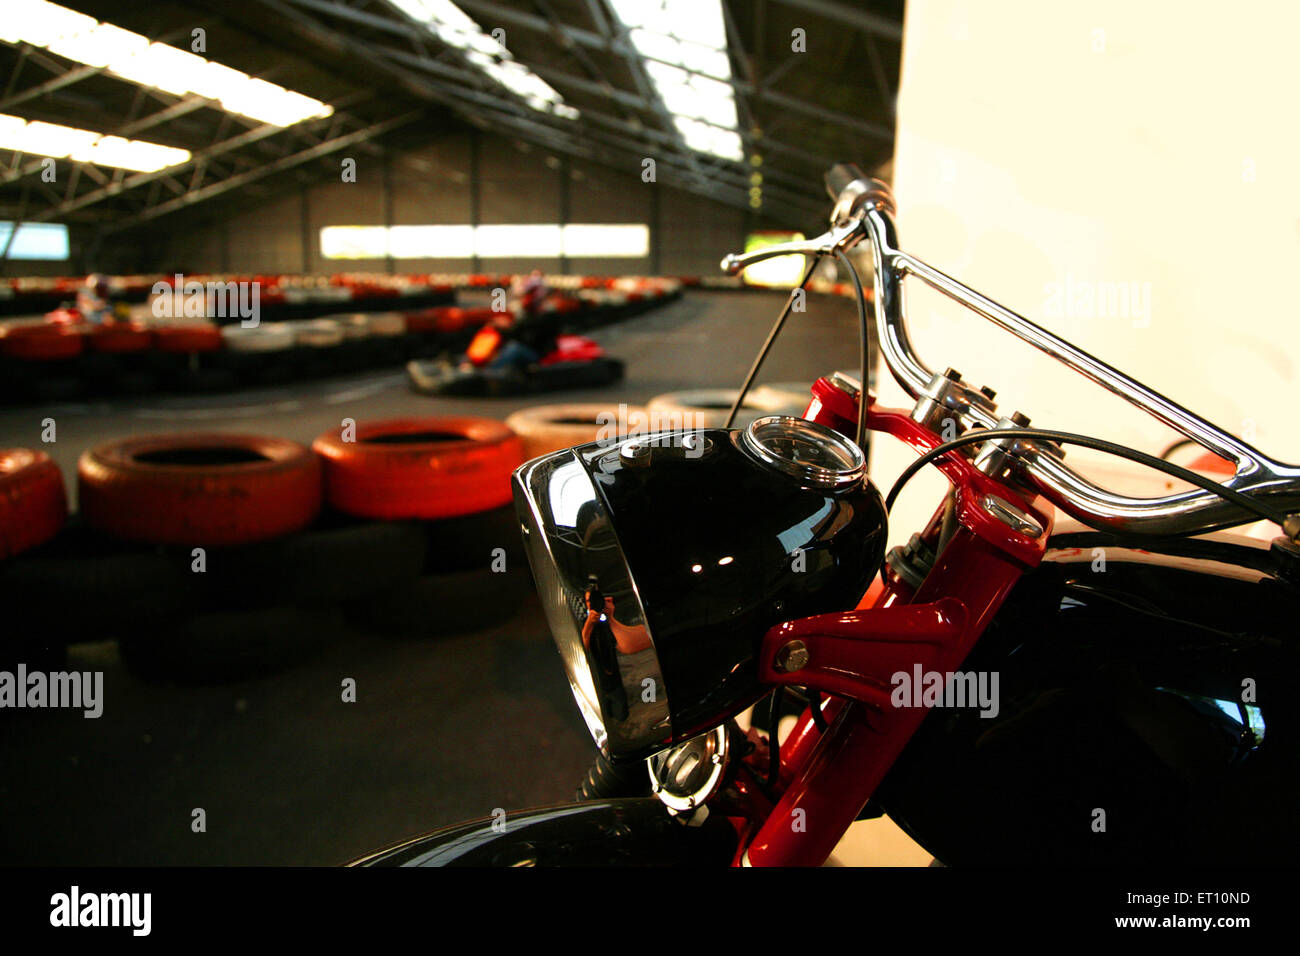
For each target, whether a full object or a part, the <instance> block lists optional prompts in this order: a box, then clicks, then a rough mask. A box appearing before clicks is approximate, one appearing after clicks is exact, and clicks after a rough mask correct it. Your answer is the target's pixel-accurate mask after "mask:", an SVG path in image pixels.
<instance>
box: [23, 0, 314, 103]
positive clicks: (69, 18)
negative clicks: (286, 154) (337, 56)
mask: <svg viewBox="0 0 1300 956" xmlns="http://www.w3.org/2000/svg"><path fill="white" fill-rule="evenodd" d="M0 40H5V41H7V42H9V43H15V44H16V43H30V44H31V45H32V46H38V47H43V48H45V49H47V50H49V51H50V52H51V53H57V54H58V55H59V56H62V57H66V58H67V59H69V60H74V61H76V62H77V63H84V64H85V65H87V66H94V67H100V68H102V69H103V70H105V71H106V72H108V73H111V74H113V75H114V76H118V77H121V78H122V79H124V80H130V81H131V82H132V83H139V84H140V85H141V86H150V87H153V88H154V89H159V90H163V91H164V92H167V93H171V94H174V95H176V96H186V95H188V94H190V93H194V94H197V95H199V96H203V97H206V98H208V99H211V100H216V101H217V102H218V103H219V104H220V105H221V108H222V109H224V110H225V111H226V112H228V113H238V114H240V115H241V116H247V117H248V118H249V119H254V120H257V121H258V122H260V123H270V124H271V125H273V126H292V125H293V124H295V123H301V122H302V121H303V120H307V119H315V118H316V117H322V116H329V115H330V114H332V113H333V112H334V109H333V107H331V106H329V105H328V104H326V103H322V102H321V101H320V100H315V99H312V98H311V97H310V96H304V95H303V94H301V93H295V92H293V91H292V90H286V89H285V88H284V87H282V86H277V85H276V84H274V83H268V82H267V81H266V80H257V79H254V78H253V77H251V76H249V75H248V74H247V73H243V72H241V71H239V70H235V69H231V68H230V67H228V66H222V65H221V64H220V63H213V62H212V61H211V60H205V59H204V58H203V57H201V56H197V55H196V54H193V53H189V52H187V51H185V50H179V49H177V48H176V47H172V46H167V45H166V44H164V43H150V42H149V40H148V38H147V37H143V36H141V35H140V34H138V33H132V32H131V31H130V30H123V29H121V28H120V27H115V26H113V25H112V24H111V23H100V22H98V21H96V20H95V18H94V17H88V16H86V15H85V14H82V13H77V12H76V11H74V10H69V9H68V8H67V7H61V6H59V5H58V4H54V3H47V2H45V0H5V11H4V17H3V18H2V19H0Z"/></svg>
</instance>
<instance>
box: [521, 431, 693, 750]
mask: <svg viewBox="0 0 1300 956" xmlns="http://www.w3.org/2000/svg"><path fill="white" fill-rule="evenodd" d="M561 472H563V474H562V475H561ZM557 481H563V482H564V483H565V489H564V493H567V494H568V495H569V499H568V505H567V507H573V508H574V510H573V514H572V516H570V515H568V514H565V515H557V514H556V502H557V500H558V498H562V497H563V494H561V495H559V496H558V497H557V495H556V494H554V493H553V492H554V491H555V490H556V487H557V486H556V482H557ZM514 484H515V497H516V502H517V510H522V511H526V515H527V517H526V519H525V521H524V522H523V527H522V531H523V533H524V539H525V551H526V553H527V555H528V560H529V563H530V565H532V568H533V577H534V581H535V582H536V584H537V588H538V592H539V597H540V598H541V601H542V605H543V609H544V611H545V612H546V616H547V623H548V625H549V627H550V630H551V635H552V637H553V639H554V640H555V643H556V647H557V649H558V650H559V652H560V657H561V660H562V661H563V663H564V669H565V676H566V677H567V679H568V681H569V687H570V690H571V691H572V692H573V696H574V699H575V700H576V701H577V704H578V709H579V710H580V711H581V713H582V716H583V720H584V721H585V722H586V724H587V728H588V730H589V731H590V732H591V735H592V737H593V739H594V740H595V742H596V746H597V747H599V748H601V749H602V750H605V751H606V752H607V753H609V754H610V755H611V757H613V758H615V759H624V758H626V759H644V758H648V757H650V756H652V755H653V754H655V753H657V752H659V751H661V750H662V749H664V748H665V747H668V746H670V745H671V742H672V723H671V716H670V715H671V710H670V709H669V705H668V700H669V698H668V688H667V686H666V683H665V681H664V676H663V668H662V665H661V664H660V661H659V652H658V649H657V647H656V645H655V642H654V634H653V632H652V631H651V630H650V625H649V621H648V619H647V615H646V611H645V604H644V602H643V600H642V598H641V593H640V590H639V588H638V587H637V583H636V579H635V577H634V576H633V574H632V571H631V568H630V567H629V566H628V562H627V555H626V552H624V550H623V545H622V542H620V541H619V539H618V533H617V531H616V530H615V528H614V524H613V521H612V520H611V518H610V508H609V504H608V502H607V501H605V498H604V495H603V494H602V493H601V490H600V488H599V487H598V485H597V484H596V482H595V481H594V480H593V479H592V476H591V474H590V473H589V472H588V470H587V466H586V463H585V462H584V461H583V460H582V459H581V458H580V457H579V455H578V454H577V453H576V452H575V451H574V450H573V449H567V450H564V451H560V452H555V453H552V454H550V455H546V456H543V457H541V458H537V459H533V460H532V461H529V462H525V463H524V464H523V465H521V466H520V467H519V468H517V469H516V470H515V473H514ZM543 490H545V492H546V495H545V496H544V497H543V495H542V494H541V493H540V492H541V491H543ZM520 501H522V502H523V509H520V508H519V507H518V502H520ZM575 502H578V504H577V505H576V507H574V503H575ZM584 505H585V506H589V507H590V508H591V509H593V510H592V511H589V512H588V519H589V523H588V524H587V526H586V527H585V529H584V531H583V532H582V533H578V534H576V537H575V535H568V536H565V535H561V534H560V533H559V530H560V527H561V526H560V525H559V524H558V523H557V522H558V521H560V520H563V519H565V518H570V517H571V518H572V520H574V521H577V520H578V518H579V514H580V513H581V512H582V508H583V506H584ZM564 527H566V528H568V529H569V530H570V531H572V532H575V533H576V532H578V528H577V526H576V524H575V525H565V526H564ZM594 536H600V537H603V538H604V539H605V540H604V542H603V545H604V546H603V547H599V548H598V547H592V546H591V545H592V542H591V541H590V540H588V539H589V537H594ZM562 541H567V542H568V545H569V547H570V549H571V550H570V554H569V558H571V559H572V558H574V557H578V556H587V555H589V554H590V553H594V552H596V551H602V552H604V551H608V552H609V554H612V555H614V556H616V559H617V571H618V572H619V573H620V575H621V579H620V580H619V581H618V584H619V585H620V586H619V587H617V588H616V589H615V590H616V591H618V592H620V593H624V592H625V593H626V594H627V595H628V596H629V597H630V601H631V603H632V605H633V606H634V609H635V611H634V614H633V615H632V619H634V620H635V621H636V623H635V625H634V626H633V627H632V628H631V630H635V629H637V628H640V629H643V630H644V635H645V639H646V641H647V642H648V646H647V647H645V648H643V649H641V650H640V651H638V652H636V653H635V654H631V655H625V654H624V653H623V652H622V651H621V650H619V649H617V647H616V649H615V661H616V663H618V665H619V677H620V681H621V683H622V689H623V700H624V703H625V704H626V713H625V714H623V715H622V716H620V715H619V714H617V713H612V712H610V710H609V708H608V707H607V706H606V704H607V703H608V700H607V698H605V697H604V696H603V695H602V693H601V688H599V687H597V684H598V679H597V677H596V674H595V672H594V671H593V669H592V662H591V657H590V656H589V652H588V649H587V647H586V646H585V645H584V643H583V640H582V627H583V621H580V620H578V618H577V615H576V613H572V612H576V607H575V604H576V603H580V604H581V606H582V607H583V608H584V609H585V607H586V601H585V596H586V593H587V591H586V585H587V581H586V579H585V578H583V579H581V580H580V578H582V576H583V572H584V571H586V569H587V568H589V567H590V565H589V564H581V565H579V566H580V567H581V569H582V570H575V566H574V565H573V564H572V562H571V561H562V560H561V559H560V558H559V557H558V556H557V554H556V549H557V547H558V546H559V545H560V543H561V542H562ZM605 560H606V562H608V561H610V558H609V556H608V555H607V556H606V557H605ZM548 578H553V579H554V581H553V582H552V583H554V584H555V585H557V586H558V587H559V588H560V589H561V591H562V592H563V597H564V603H565V607H567V609H568V610H569V611H570V612H571V614H570V615H569V616H568V617H567V618H566V617H564V616H562V614H561V611H562V610H563V609H562V608H561V607H560V606H559V605H558V604H557V602H556V598H557V595H555V594H553V593H550V594H548V593H546V584H547V583H548ZM606 586H607V582H602V585H601V587H602V592H603V593H605V594H606V595H607V596H608V594H609V592H608V591H606ZM624 606H625V605H624ZM585 616H586V615H585V614H584V615H583V619H584V620H585ZM602 620H603V618H602ZM615 623H619V624H620V625H622V626H624V627H625V628H626V627H627V625H626V624H625V623H624V622H622V621H618V620H617V619H616V621H615ZM633 658H639V660H636V661H635V663H634V665H633V667H634V670H633V672H632V676H633V677H634V678H635V679H636V681H637V683H635V684H633V685H629V684H628V683H627V680H628V674H627V673H625V672H624V671H623V669H622V667H623V662H624V661H626V660H632V659H633ZM606 676H607V680H608V677H609V675H606ZM647 679H648V680H650V681H652V682H653V683H652V684H651V687H652V688H653V694H651V695H650V696H651V700H648V701H647V700H646V699H645V696H646V695H645V693H644V687H643V685H642V684H641V683H640V682H641V681H644V680H647ZM605 690H606V691H609V692H611V693H615V694H616V693H617V690H615V689H613V688H611V687H608V686H607V687H606V688H605Z"/></svg>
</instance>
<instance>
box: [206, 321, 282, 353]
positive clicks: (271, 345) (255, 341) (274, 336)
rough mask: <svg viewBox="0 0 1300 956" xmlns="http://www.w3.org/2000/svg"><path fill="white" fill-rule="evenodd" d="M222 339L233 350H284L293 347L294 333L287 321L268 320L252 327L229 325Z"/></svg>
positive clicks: (223, 330)
mask: <svg viewBox="0 0 1300 956" xmlns="http://www.w3.org/2000/svg"><path fill="white" fill-rule="evenodd" d="M221 339H222V341H223V342H224V343H225V346H226V348H228V349H230V350H231V351H232V352H283V351H285V350H286V349H291V348H293V343H294V334H293V329H292V328H290V327H289V324H288V323H287V322H268V323H265V324H263V323H259V324H258V325H256V326H254V327H253V328H250V329H246V328H243V327H242V326H239V325H227V326H225V327H224V328H222V330H221Z"/></svg>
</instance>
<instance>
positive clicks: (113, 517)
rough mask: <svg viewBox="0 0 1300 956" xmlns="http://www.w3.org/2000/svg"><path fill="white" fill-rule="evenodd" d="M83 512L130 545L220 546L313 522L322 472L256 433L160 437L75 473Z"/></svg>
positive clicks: (89, 460) (107, 451)
mask: <svg viewBox="0 0 1300 956" xmlns="http://www.w3.org/2000/svg"><path fill="white" fill-rule="evenodd" d="M77 476H78V488H79V497H80V501H81V514H82V517H83V518H84V520H85V521H86V524H87V525H88V526H90V527H91V528H93V529H95V530H97V531H99V532H102V533H103V534H106V535H109V536H111V537H114V538H120V539H122V540H127V541H140V542H145V543H149V544H175V545H189V546H196V545H197V546H209V545H211V546H221V545H235V544H245V543H249V542H253V541H261V540H265V539H269V538H274V537H277V536H279V535H283V534H286V533H288V532H290V531H297V530H300V529H302V528H305V527H306V526H307V525H309V524H311V522H312V520H313V519H314V518H315V517H316V515H317V513H318V512H319V511H320V507H321V465H320V462H319V460H318V459H317V458H316V457H315V456H314V455H313V454H312V453H311V451H310V450H308V449H307V448H304V447H303V446H302V445H299V444H298V443H297V442H291V441H286V440H284V439H281V438H267V437H263V436H259V435H223V434H200V435H159V436H148V437H141V438H128V439H124V440H120V441H115V442H109V443H107V444H104V445H100V446H99V447H97V448H94V449H91V450H89V451H87V452H85V453H84V454H83V455H82V456H81V460H80V461H79V463H78V467H77Z"/></svg>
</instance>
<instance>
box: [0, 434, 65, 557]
mask: <svg viewBox="0 0 1300 956" xmlns="http://www.w3.org/2000/svg"><path fill="white" fill-rule="evenodd" d="M67 515H68V499H67V496H66V495H65V494H64V491H63V475H62V473H61V472H60V471H59V466H58V465H56V464H55V463H54V462H53V461H51V460H50V456H49V455H47V454H45V452H43V451H28V450H27V449H26V448H0V558H9V557H12V556H13V555H15V554H19V553H20V552H23V551H26V550H28V549H29V548H34V547H36V546H37V545H38V544H44V543H45V542H46V541H48V540H50V538H52V537H54V536H55V534H57V533H58V531H59V529H60V528H62V527H63V521H64V519H65V518H66V517H67Z"/></svg>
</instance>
